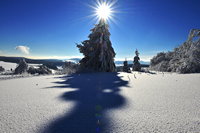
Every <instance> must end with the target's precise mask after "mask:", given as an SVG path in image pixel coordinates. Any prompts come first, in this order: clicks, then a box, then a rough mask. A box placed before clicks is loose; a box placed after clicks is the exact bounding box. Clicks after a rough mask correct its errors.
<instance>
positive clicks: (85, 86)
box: [0, 73, 200, 133]
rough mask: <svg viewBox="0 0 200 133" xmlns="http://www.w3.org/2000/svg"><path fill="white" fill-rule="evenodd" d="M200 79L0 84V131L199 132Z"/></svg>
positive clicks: (85, 77) (101, 77)
mask: <svg viewBox="0 0 200 133" xmlns="http://www.w3.org/2000/svg"><path fill="white" fill-rule="evenodd" d="M199 81H200V74H185V75H182V74H172V73H157V74H147V73H133V74H127V73H118V74H117V73H91V74H87V73H85V74H76V75H71V76H70V75H69V76H64V75H60V76H58V75H57V76H38V77H27V78H19V79H11V80H0V132H6V133H9V132H20V133H33V132H41V133H45V132H50V133H51V132H52V133H63V132H66V133H98V132H99V133H100V132H105V133H151V132H155V133H160V132H162V133H171V132H172V133H178V132H179V133H185V132H187V133H199V132H200V87H199V86H200V82H199Z"/></svg>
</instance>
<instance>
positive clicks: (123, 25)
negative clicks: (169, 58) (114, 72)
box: [0, 0, 200, 61]
mask: <svg viewBox="0 0 200 133" xmlns="http://www.w3.org/2000/svg"><path fill="white" fill-rule="evenodd" d="M92 4H94V0H0V55H6V56H25V57H31V58H66V57H69V58H70V57H79V56H82V54H80V53H79V51H78V49H77V48H76V44H75V43H80V42H81V41H84V40H86V39H88V38H87V37H88V35H89V34H90V29H92V28H93V27H94V24H95V23H96V21H94V18H93V17H88V16H90V15H91V14H92V13H93V9H92V8H90V7H89V6H88V5H92ZM199 7H200V0H118V2H117V4H116V10H117V11H118V12H119V13H116V14H115V21H114V22H111V23H110V32H111V41H112V44H113V47H114V49H115V52H116V54H117V56H116V59H124V58H125V57H127V58H133V56H134V51H135V49H136V48H137V49H138V50H139V52H140V53H141V54H140V56H141V58H142V60H145V61H146V60H149V59H150V58H151V57H152V56H153V55H155V54H156V53H157V52H160V51H168V50H172V49H173V48H174V47H177V46H178V45H180V44H182V43H183V42H184V41H186V39H187V36H188V33H189V30H190V29H192V28H200V17H199V13H200V8H199ZM17 46H18V47H19V46H27V47H28V48H29V52H28V53H27V52H25V53H22V52H20V51H19V50H18V47H17ZM16 47H17V48H16Z"/></svg>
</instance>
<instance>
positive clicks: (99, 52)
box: [77, 19, 116, 72]
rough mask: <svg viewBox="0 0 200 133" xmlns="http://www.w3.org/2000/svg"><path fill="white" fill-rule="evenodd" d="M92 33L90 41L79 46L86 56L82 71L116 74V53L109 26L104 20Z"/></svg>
mask: <svg viewBox="0 0 200 133" xmlns="http://www.w3.org/2000/svg"><path fill="white" fill-rule="evenodd" d="M91 31H92V33H91V34H90V35H89V36H88V37H89V40H85V41H83V42H82V44H78V45H77V47H78V48H79V51H80V52H81V53H83V55H84V58H83V59H82V60H81V61H80V66H81V69H83V70H92V71H101V72H114V71H115V69H116V67H115V63H114V57H115V51H114V49H113V47H112V43H111V41H110V32H109V26H108V24H107V23H106V22H105V21H104V20H103V19H102V20H100V21H99V24H97V25H95V27H94V28H93V29H92V30H91Z"/></svg>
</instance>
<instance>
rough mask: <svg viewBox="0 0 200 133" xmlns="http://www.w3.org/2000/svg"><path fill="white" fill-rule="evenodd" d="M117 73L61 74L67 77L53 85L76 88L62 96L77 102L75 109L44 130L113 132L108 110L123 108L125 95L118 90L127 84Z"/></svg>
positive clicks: (49, 132) (51, 132)
mask: <svg viewBox="0 0 200 133" xmlns="http://www.w3.org/2000/svg"><path fill="white" fill-rule="evenodd" d="M117 75H118V74H117V73H81V74H74V75H71V76H65V77H60V78H64V79H66V80H65V81H63V82H56V83H57V84H58V86H53V87H50V88H63V89H64V88H75V90H74V91H70V92H66V93H64V94H63V95H62V96H61V97H60V98H61V99H63V100H66V101H69V100H72V101H76V106H75V107H74V108H73V109H72V111H71V112H70V113H69V112H67V114H65V115H64V116H62V117H60V118H58V119H56V120H55V121H53V122H51V123H50V125H49V126H48V127H47V128H46V129H44V130H43V131H42V132H43V133H101V132H107V131H109V119H108V118H107V117H106V114H105V111H107V110H109V109H112V108H119V107H122V106H123V105H124V104H125V98H124V97H123V96H121V95H120V94H119V93H118V92H119V91H120V88H119V87H122V86H127V84H128V82H127V81H123V80H122V79H121V78H120V77H119V76H117Z"/></svg>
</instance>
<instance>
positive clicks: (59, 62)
mask: <svg viewBox="0 0 200 133" xmlns="http://www.w3.org/2000/svg"><path fill="white" fill-rule="evenodd" d="M21 59H25V61H26V62H27V63H31V64H53V65H56V66H62V65H63V64H64V62H63V61H62V60H57V59H29V58H24V57H6V56H0V61H4V62H12V63H19V61H20V60H21Z"/></svg>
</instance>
